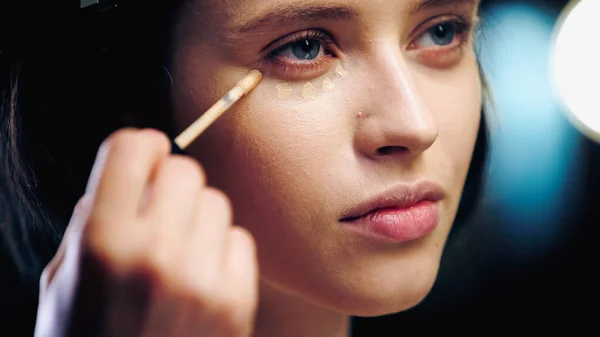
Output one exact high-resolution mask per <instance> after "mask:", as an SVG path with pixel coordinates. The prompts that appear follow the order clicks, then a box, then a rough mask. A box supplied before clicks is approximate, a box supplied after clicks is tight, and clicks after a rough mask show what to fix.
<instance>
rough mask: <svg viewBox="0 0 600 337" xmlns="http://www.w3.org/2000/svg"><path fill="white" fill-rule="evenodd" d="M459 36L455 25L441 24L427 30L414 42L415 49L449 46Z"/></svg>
mask: <svg viewBox="0 0 600 337" xmlns="http://www.w3.org/2000/svg"><path fill="white" fill-rule="evenodd" d="M458 34H459V32H458V28H457V24H456V23H451V22H448V23H441V24H437V25H435V26H433V27H431V28H429V29H428V30H427V31H425V33H423V34H422V35H421V36H420V37H419V38H418V39H417V40H416V41H415V48H428V47H436V46H441V47H443V46H448V45H451V44H452V43H453V42H454V40H455V38H456V36H457V35H458Z"/></svg>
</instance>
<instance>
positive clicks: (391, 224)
mask: <svg viewBox="0 0 600 337" xmlns="http://www.w3.org/2000/svg"><path fill="white" fill-rule="evenodd" d="M443 197H444V194H443V191H442V189H441V188H440V187H439V186H438V185H437V184H434V183H432V182H420V183H417V184H413V185H397V186H394V187H393V188H391V189H389V190H387V191H385V192H384V193H381V194H379V195H377V196H375V197H373V198H371V199H369V200H367V201H365V202H363V203H361V204H359V205H358V206H356V207H354V208H352V209H351V210H350V211H349V212H347V213H345V214H344V216H343V217H342V218H341V219H340V222H341V223H342V224H343V225H344V227H346V228H349V229H351V230H354V231H355V232H358V233H359V234H362V235H367V236H370V237H376V238H383V239H385V240H386V241H390V240H391V241H393V242H406V241H410V240H414V239H418V238H421V237H424V236H426V235H428V234H429V233H431V232H432V231H433V230H434V229H435V228H436V227H437V225H438V219H439V205H438V201H440V200H441V199H442V198H443Z"/></svg>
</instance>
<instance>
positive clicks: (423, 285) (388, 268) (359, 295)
mask: <svg viewBox="0 0 600 337" xmlns="http://www.w3.org/2000/svg"><path fill="white" fill-rule="evenodd" d="M432 255H437V254H432ZM363 262H365V261H363ZM438 270H439V258H437V257H434V256H426V257H425V256H421V258H413V259H408V260H401V261H396V263H380V264H375V265H370V266H366V267H365V266H364V265H363V267H362V268H360V267H359V268H355V269H354V270H352V271H350V272H348V273H346V274H345V275H344V276H345V277H343V278H342V277H339V276H336V277H335V278H334V279H329V280H327V283H329V284H328V285H327V286H324V287H323V286H321V287H319V289H318V290H316V288H313V289H315V290H313V293H312V294H311V295H310V297H312V298H313V299H316V298H318V299H319V301H318V302H319V304H320V305H321V306H325V307H327V308H328V309H330V310H334V311H337V312H340V313H343V314H346V315H349V316H359V317H375V316H383V315H389V314H394V313H398V312H402V311H406V310H409V309H411V308H413V307H415V306H417V305H418V304H420V303H421V302H422V301H423V300H424V299H425V298H426V297H427V295H428V294H429V292H430V291H431V289H432V288H433V285H434V283H435V281H436V278H437V275H438ZM316 292H318V293H316Z"/></svg>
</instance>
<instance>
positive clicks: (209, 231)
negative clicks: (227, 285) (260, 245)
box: [186, 188, 232, 289]
mask: <svg viewBox="0 0 600 337" xmlns="http://www.w3.org/2000/svg"><path fill="white" fill-rule="evenodd" d="M196 204H197V206H196V217H195V218H194V219H193V222H192V223H191V224H190V226H191V227H192V228H191V233H190V243H189V244H190V248H191V252H186V254H190V256H193V257H194V258H193V259H190V258H189V257H188V260H189V261H190V262H191V263H194V265H193V266H189V268H191V270H194V272H195V273H199V275H201V276H200V278H201V280H200V281H199V282H202V283H203V285H204V286H203V288H205V289H206V288H211V287H212V286H214V285H215V284H216V282H218V279H219V277H220V276H219V275H220V273H221V269H222V265H223V258H224V255H225V249H226V243H227V240H228V238H227V236H228V232H229V230H230V228H231V223H232V222H231V219H232V215H231V205H230V203H229V199H228V198H227V196H225V194H223V193H222V192H221V191H219V190H216V189H213V188H206V189H204V190H203V191H202V192H201V195H200V196H199V198H198V199H197V201H196ZM199 269H200V271H198V270H199ZM217 286H220V285H217Z"/></svg>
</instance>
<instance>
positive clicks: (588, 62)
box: [552, 0, 600, 141]
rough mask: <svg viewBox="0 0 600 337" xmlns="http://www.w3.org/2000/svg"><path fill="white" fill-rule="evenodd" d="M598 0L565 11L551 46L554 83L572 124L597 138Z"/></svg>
mask: <svg viewBox="0 0 600 337" xmlns="http://www.w3.org/2000/svg"><path fill="white" fill-rule="evenodd" d="M598 13H600V1H598V0H583V1H579V2H578V3H577V4H576V5H574V7H573V8H572V9H571V11H570V12H568V15H567V16H566V17H565V19H564V21H563V23H562V25H561V26H560V27H561V28H560V30H559V33H558V34H557V37H556V42H555V46H554V54H553V62H552V71H553V75H554V84H555V86H556V90H557V91H558V94H559V96H560V98H561V99H562V101H563V103H564V105H565V107H566V109H567V110H568V111H567V115H568V117H569V119H570V120H571V122H572V123H573V125H574V126H575V127H577V128H578V129H579V130H580V131H581V132H582V133H584V134H585V135H586V136H588V137H590V138H592V139H594V140H596V141H600V83H599V81H600V46H599V45H598V43H597V27H598V22H597V21H596V20H598Z"/></svg>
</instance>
